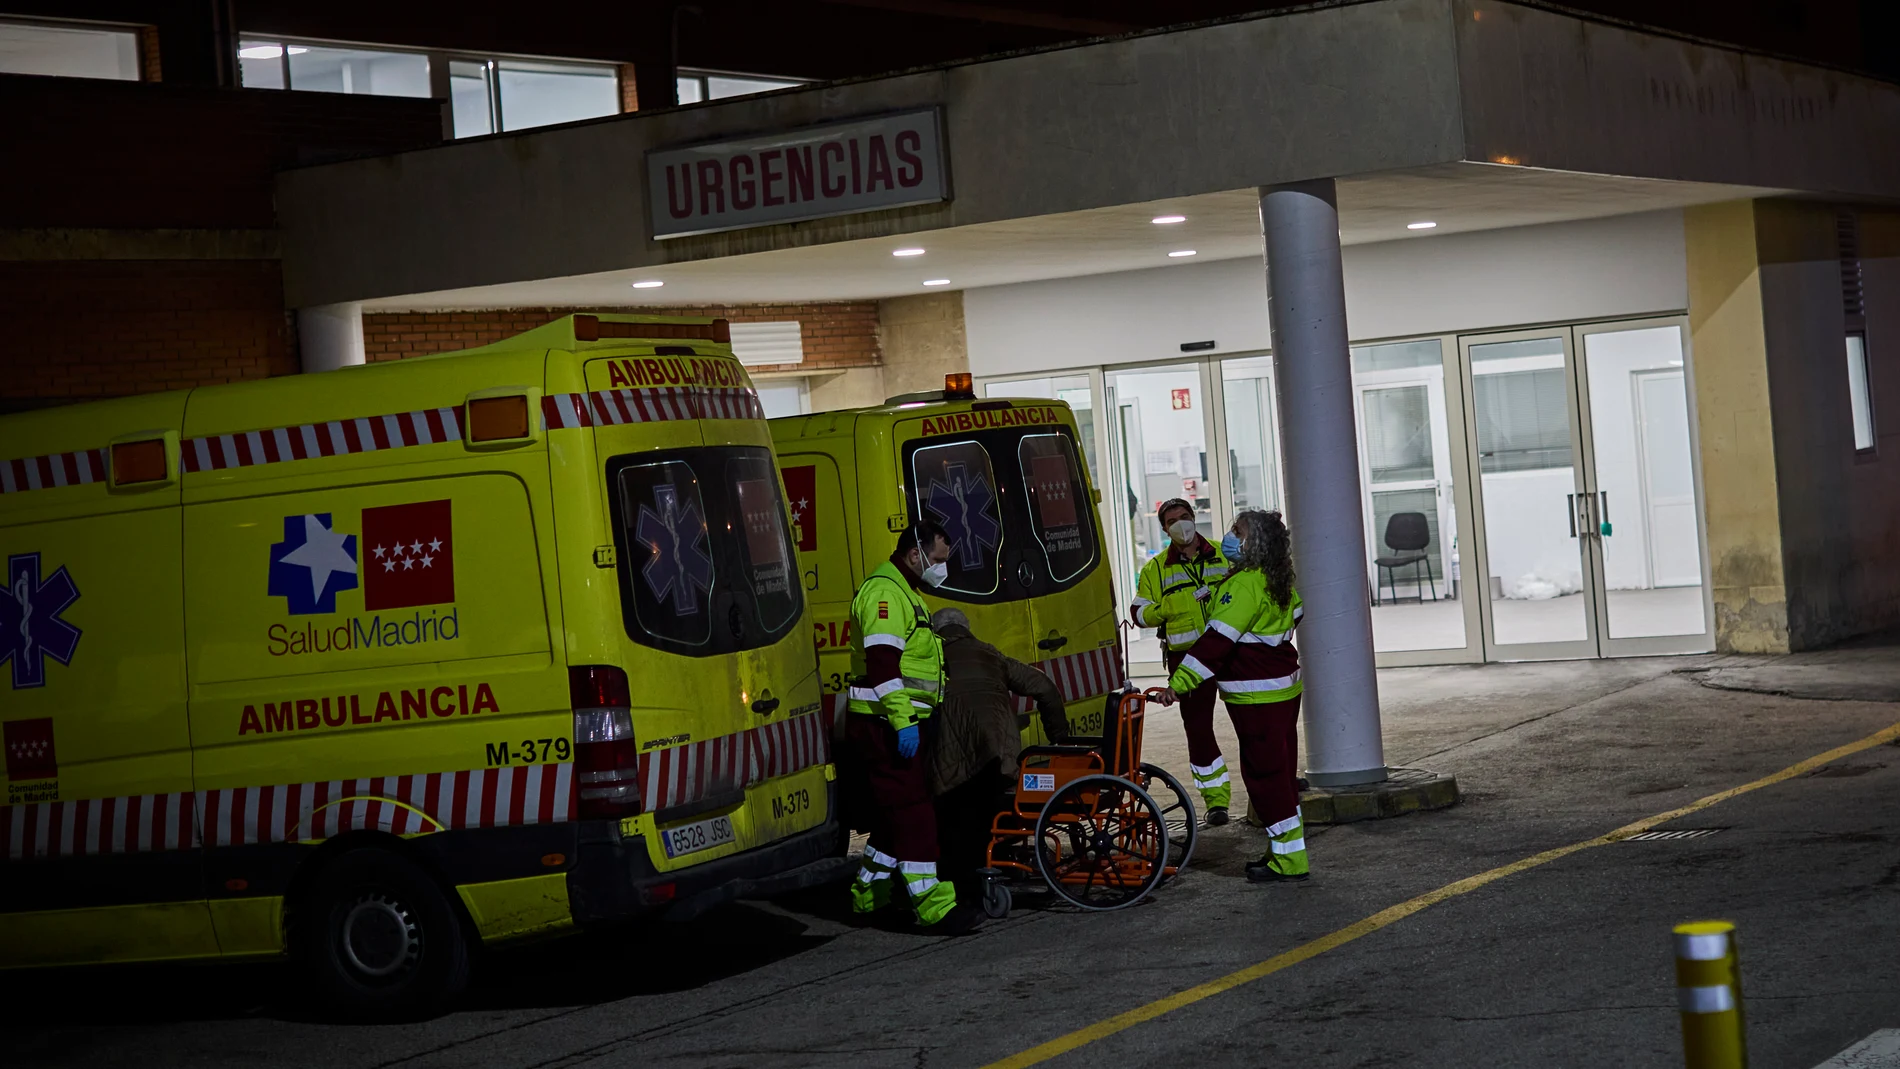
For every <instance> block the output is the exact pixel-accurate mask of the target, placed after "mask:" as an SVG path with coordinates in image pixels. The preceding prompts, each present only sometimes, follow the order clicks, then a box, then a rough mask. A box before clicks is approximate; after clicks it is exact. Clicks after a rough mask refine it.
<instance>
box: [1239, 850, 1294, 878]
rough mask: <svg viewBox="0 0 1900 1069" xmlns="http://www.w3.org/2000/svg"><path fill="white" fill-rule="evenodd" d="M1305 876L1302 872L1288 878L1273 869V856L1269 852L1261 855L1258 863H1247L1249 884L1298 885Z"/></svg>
mask: <svg viewBox="0 0 1900 1069" xmlns="http://www.w3.org/2000/svg"><path fill="white" fill-rule="evenodd" d="M1307 875H1308V874H1307V873H1304V872H1302V873H1300V874H1299V875H1297V876H1289V875H1287V874H1286V873H1284V872H1281V871H1279V870H1278V869H1276V868H1274V867H1273V854H1272V852H1271V851H1269V852H1268V853H1266V854H1264V855H1262V856H1261V858H1260V860H1258V861H1249V862H1247V881H1248V882H1249V883H1298V882H1300V881H1301V880H1304V879H1306V877H1307Z"/></svg>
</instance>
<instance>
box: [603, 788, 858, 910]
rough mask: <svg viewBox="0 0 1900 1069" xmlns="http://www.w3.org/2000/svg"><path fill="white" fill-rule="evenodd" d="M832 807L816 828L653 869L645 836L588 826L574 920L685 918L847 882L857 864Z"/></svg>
mask: <svg viewBox="0 0 1900 1069" xmlns="http://www.w3.org/2000/svg"><path fill="white" fill-rule="evenodd" d="M834 793H835V792H834ZM828 812H830V813H832V814H834V816H833V817H832V818H831V819H828V820H826V821H825V822H824V823H823V824H820V825H819V826H818V827H815V828H812V829H811V830H809V831H803V832H799V833H798V834H796V835H792V836H788V837H786V838H784V839H780V840H778V841H777V842H774V843H770V844H768V845H765V846H761V847H756V848H754V849H751V850H747V851H745V852H744V853H739V854H733V855H732V856H730V857H724V858H720V859H719V860H717V861H708V862H706V863H705V864H701V865H694V866H693V867H692V868H689V869H683V870H680V871H677V872H665V873H662V872H659V871H658V870H656V869H654V867H653V863H652V862H651V861H650V860H649V859H648V858H647V848H646V843H645V841H644V840H642V839H640V838H639V837H637V836H624V837H623V836H621V835H620V830H619V828H618V827H617V826H615V825H613V824H611V823H608V822H605V821H602V822H600V823H599V824H594V823H593V822H589V823H587V824H583V825H582V832H581V841H580V848H579V858H578V859H577V862H576V864H575V865H574V867H573V868H572V869H571V870H569V872H568V876H567V893H568V901H569V906H570V908H571V909H572V910H573V913H574V920H575V922H576V923H579V924H583V925H587V924H601V923H608V922H612V921H617V920H627V919H630V918H634V917H639V916H643V915H648V914H653V913H661V911H664V912H663V914H662V919H665V920H669V921H683V920H690V919H692V918H693V917H696V916H698V915H699V914H701V913H704V912H705V911H706V910H708V909H711V908H712V907H714V906H717V905H719V904H721V903H724V902H730V901H733V900H735V899H740V898H765V897H769V896H772V895H782V894H788V893H790V892H792V891H798V890H802V889H804V888H807V887H817V886H820V885H823V884H827V883H838V882H843V881H844V880H847V879H849V878H850V876H851V873H852V871H853V864H854V863H853V862H852V861H851V860H850V859H849V858H847V857H844V856H842V855H843V851H842V849H840V847H841V845H842V843H843V832H842V830H841V829H840V828H839V825H838V821H837V818H836V816H835V814H836V812H837V807H836V805H835V804H834V805H832V806H831V807H830V808H829V809H828Z"/></svg>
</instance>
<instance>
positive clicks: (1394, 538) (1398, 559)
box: [1372, 512, 1438, 605]
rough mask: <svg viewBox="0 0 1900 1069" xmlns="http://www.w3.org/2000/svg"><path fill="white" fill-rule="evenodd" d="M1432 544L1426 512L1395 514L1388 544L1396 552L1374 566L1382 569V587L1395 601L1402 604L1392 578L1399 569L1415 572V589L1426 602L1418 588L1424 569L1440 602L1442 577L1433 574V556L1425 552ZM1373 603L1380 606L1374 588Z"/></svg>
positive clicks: (1388, 529) (1388, 525)
mask: <svg viewBox="0 0 1900 1069" xmlns="http://www.w3.org/2000/svg"><path fill="white" fill-rule="evenodd" d="M1431 541H1432V529H1431V526H1430V525H1429V524H1427V523H1426V522H1425V514H1424V513H1423V512H1394V513H1393V514H1392V515H1391V516H1390V517H1388V518H1387V519H1386V521H1385V544H1386V545H1387V546H1389V547H1391V548H1392V549H1393V550H1395V551H1396V552H1395V553H1394V555H1392V556H1390V557H1380V558H1379V559H1377V560H1375V561H1373V562H1372V563H1374V564H1376V565H1378V566H1379V569H1380V573H1379V574H1380V577H1381V584H1382V585H1383V586H1384V587H1385V588H1386V589H1389V590H1391V591H1392V599H1391V600H1393V601H1397V600H1399V587H1398V580H1397V578H1396V577H1395V576H1394V575H1393V574H1392V572H1393V569H1395V568H1406V567H1409V568H1411V569H1412V589H1413V590H1414V591H1416V595H1415V596H1416V597H1417V598H1418V600H1419V601H1424V600H1425V591H1424V589H1423V588H1422V587H1420V586H1419V585H1418V583H1419V567H1420V566H1421V565H1423V566H1424V569H1425V579H1426V580H1427V581H1428V582H1430V583H1431V587H1432V600H1433V601H1437V600H1438V576H1437V575H1436V574H1434V573H1433V571H1432V555H1431V554H1430V553H1426V552H1423V550H1424V549H1425V547H1426V546H1428V545H1430V544H1431ZM1372 603H1373V604H1374V605H1377V604H1379V590H1378V588H1376V587H1375V588H1374V589H1373V592H1372Z"/></svg>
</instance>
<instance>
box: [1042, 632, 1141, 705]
mask: <svg viewBox="0 0 1900 1069" xmlns="http://www.w3.org/2000/svg"><path fill="white" fill-rule="evenodd" d="M1036 667H1037V668H1040V669H1041V670H1042V671H1043V673H1044V674H1045V675H1047V676H1048V677H1049V678H1050V679H1053V680H1055V683H1056V686H1057V687H1058V688H1059V689H1060V690H1061V691H1062V700H1063V701H1064V702H1065V703H1067V702H1076V701H1081V700H1082V699H1083V698H1092V697H1094V696H1096V695H1098V694H1107V693H1108V692H1109V691H1111V690H1117V689H1119V688H1120V687H1121V685H1122V681H1123V680H1124V679H1125V678H1126V677H1125V676H1124V675H1123V674H1122V651H1121V647H1120V646H1106V647H1102V648H1100V649H1093V650H1083V651H1082V652H1080V653H1071V654H1069V655H1068V656H1067V657H1053V658H1050V659H1049V660H1047V661H1040V662H1038V663H1037V664H1036ZM1034 707H1035V703H1034V702H1032V701H1030V700H1029V699H1028V698H1018V699H1016V711H1017V712H1022V713H1026V712H1028V711H1029V710H1030V709H1033V708H1034Z"/></svg>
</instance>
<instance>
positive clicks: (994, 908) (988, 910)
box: [983, 880, 1014, 921]
mask: <svg viewBox="0 0 1900 1069" xmlns="http://www.w3.org/2000/svg"><path fill="white" fill-rule="evenodd" d="M1013 904H1014V903H1013V901H1012V896H1011V895H1010V893H1009V887H1008V886H1007V885H1005V884H1004V883H1003V881H1001V880H991V881H989V882H988V883H985V884H984V885H983V915H984V916H985V917H988V918H989V919H991V920H993V921H1000V920H1002V919H1003V918H1004V917H1007V916H1009V909H1010V906H1011V905H1013Z"/></svg>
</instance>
